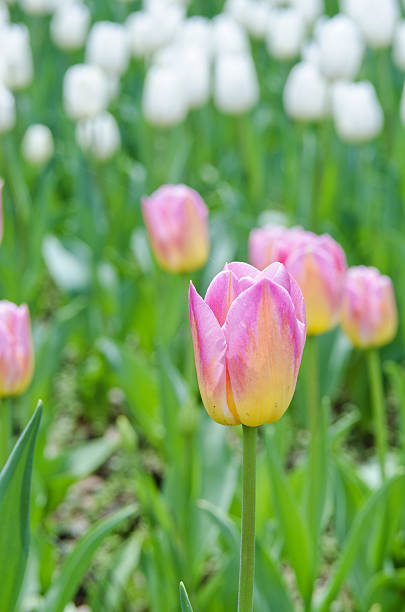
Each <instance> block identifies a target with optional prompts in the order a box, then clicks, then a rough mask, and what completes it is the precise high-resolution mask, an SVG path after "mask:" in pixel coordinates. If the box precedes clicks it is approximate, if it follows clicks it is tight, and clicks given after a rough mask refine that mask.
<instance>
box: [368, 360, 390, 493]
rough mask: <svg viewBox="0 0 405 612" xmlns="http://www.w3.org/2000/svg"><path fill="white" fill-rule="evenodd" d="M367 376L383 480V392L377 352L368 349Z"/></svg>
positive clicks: (385, 427) (384, 421)
mask: <svg viewBox="0 0 405 612" xmlns="http://www.w3.org/2000/svg"><path fill="white" fill-rule="evenodd" d="M367 363H368V375H369V379H370V388H371V399H372V406H373V412H374V435H375V441H376V446H377V455H378V462H379V464H380V471H381V479H382V480H383V481H384V480H385V457H386V455H387V437H388V436H387V423H386V418H385V405H384V392H383V383H382V377H381V367H380V360H379V356H378V352H377V350H376V349H370V350H369V351H368V352H367Z"/></svg>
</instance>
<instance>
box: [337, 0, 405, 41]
mask: <svg viewBox="0 0 405 612" xmlns="http://www.w3.org/2000/svg"><path fill="white" fill-rule="evenodd" d="M341 5H342V10H343V12H345V13H346V14H347V15H349V16H350V17H351V18H352V19H354V20H355V21H356V22H357V24H358V26H359V28H360V30H361V32H362V34H363V36H364V38H365V40H366V42H367V44H368V45H370V46H371V47H374V48H384V47H388V46H389V45H390V44H391V42H392V39H393V36H394V31H395V26H396V24H397V22H398V20H399V17H400V12H399V6H398V0H383V1H381V0H341Z"/></svg>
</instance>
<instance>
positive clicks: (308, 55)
mask: <svg viewBox="0 0 405 612" xmlns="http://www.w3.org/2000/svg"><path fill="white" fill-rule="evenodd" d="M301 57H302V60H303V61H304V62H309V63H310V64H313V65H314V66H317V67H318V68H319V65H320V63H321V58H320V54H319V45H318V43H317V42H316V41H315V40H308V41H306V42H305V43H304V44H303V47H302V50H301Z"/></svg>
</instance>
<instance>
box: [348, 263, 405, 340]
mask: <svg viewBox="0 0 405 612" xmlns="http://www.w3.org/2000/svg"><path fill="white" fill-rule="evenodd" d="M341 324H342V328H343V330H344V332H345V333H346V334H347V335H348V336H349V338H350V340H351V341H352V342H353V344H354V345H355V346H357V347H360V348H369V347H373V346H374V347H377V346H382V345H384V344H387V343H388V342H390V341H391V340H392V339H393V337H394V336H395V333H396V331H397V327H398V315H397V307H396V303H395V296H394V289H393V286H392V282H391V279H390V278H389V277H388V276H384V275H382V274H380V272H379V271H378V270H377V269H376V268H367V267H366V266H356V267H353V268H350V269H349V271H348V272H347V275H346V280H345V286H344V292H343V302H342V312H341Z"/></svg>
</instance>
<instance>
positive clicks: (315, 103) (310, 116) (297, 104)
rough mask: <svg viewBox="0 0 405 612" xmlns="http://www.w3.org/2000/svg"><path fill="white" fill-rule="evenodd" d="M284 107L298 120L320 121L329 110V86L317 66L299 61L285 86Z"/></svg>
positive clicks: (288, 113)
mask: <svg viewBox="0 0 405 612" xmlns="http://www.w3.org/2000/svg"><path fill="white" fill-rule="evenodd" d="M283 101H284V108H285V111H286V113H287V115H289V116H290V117H292V118H293V119H295V120H296V121H320V120H322V119H324V118H325V117H326V116H327V114H328V112H329V88H328V83H327V82H326V80H325V78H324V77H323V76H322V74H321V73H320V71H319V69H318V68H317V66H315V65H314V64H312V63H311V62H299V63H298V64H296V65H295V66H294V67H293V68H292V70H291V72H290V74H289V75H288V78H287V82H286V84H285V87H284V93H283Z"/></svg>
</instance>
